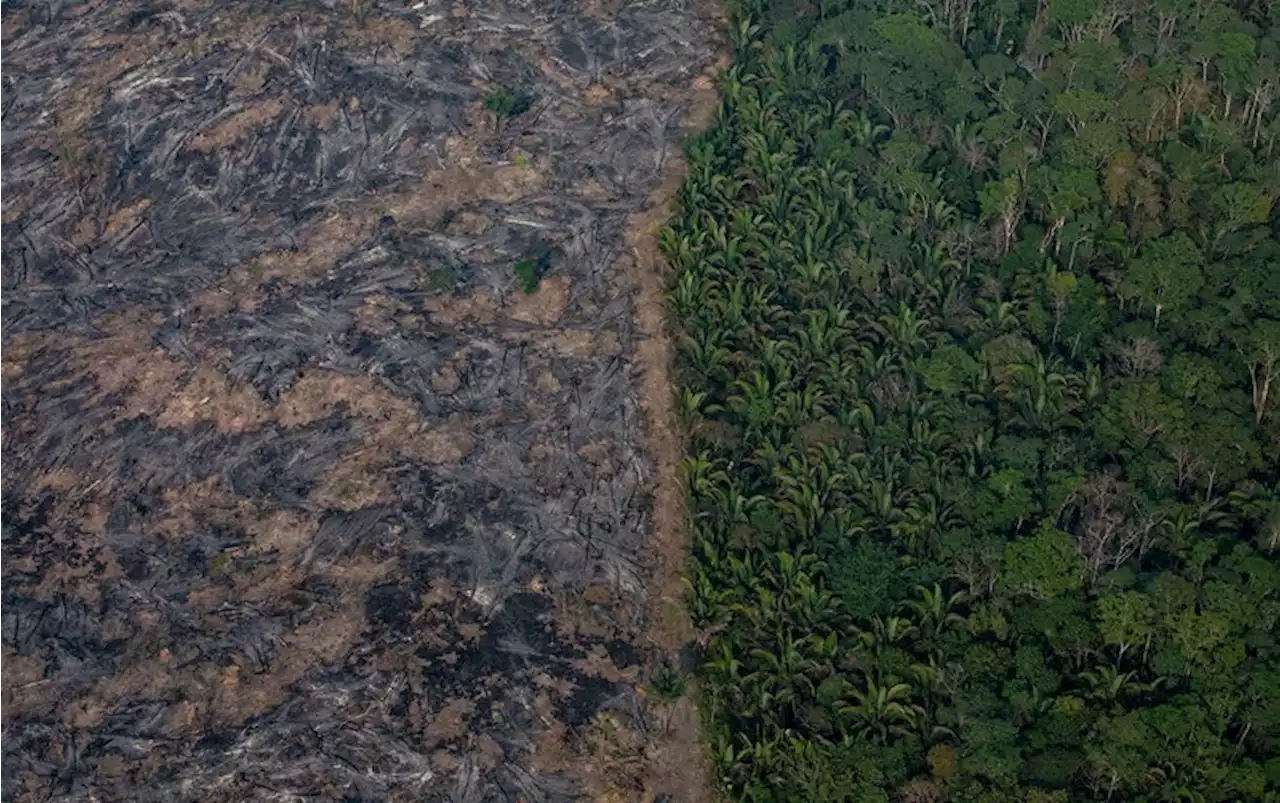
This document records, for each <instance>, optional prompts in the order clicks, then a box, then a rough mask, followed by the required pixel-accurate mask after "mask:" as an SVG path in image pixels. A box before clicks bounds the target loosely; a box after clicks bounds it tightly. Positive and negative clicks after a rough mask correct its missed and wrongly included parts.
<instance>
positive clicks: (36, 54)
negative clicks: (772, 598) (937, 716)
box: [2, 0, 723, 803]
mask: <svg viewBox="0 0 1280 803" xmlns="http://www.w3.org/2000/svg"><path fill="white" fill-rule="evenodd" d="M3 9H4V12H3V46H4V82H5V86H4V110H3V113H4V117H3V126H4V132H3V133H4V144H3V158H4V176H3V190H4V193H3V238H2V246H3V291H4V292H3V317H4V320H3V346H4V354H3V404H4V434H3V467H4V500H3V517H4V518H3V545H4V567H3V571H4V587H3V602H4V606H3V655H2V658H3V668H4V672H3V692H4V701H3V702H4V706H3V723H4V746H3V750H4V763H3V770H4V772H3V798H4V799H5V800H13V801H51V800H53V801H73V800H74V801H90V800H96V801H186V800H190V801H197V800H198V801H244V800H302V799H309V800H345V801H357V800H368V801H374V800H377V801H401V800H404V801H408V800H412V801H424V800H425V801H433V800H439V801H446V800H447V801H458V802H459V803H461V802H462V801H490V800H493V801H516V800H522V801H527V802H528V803H532V802H533V801H568V800H599V801H631V800H637V801H658V800H666V801H671V803H675V801H701V800H705V799H708V798H709V797H710V795H711V792H710V784H709V782H708V778H707V773H706V768H705V766H704V763H703V760H702V758H701V756H702V751H701V746H700V744H699V740H698V734H697V717H696V714H695V710H694V707H693V703H692V700H691V699H690V698H689V697H686V698H684V699H682V700H680V701H678V702H676V703H674V704H669V703H662V702H658V701H655V700H654V699H652V695H646V694H645V692H644V689H645V683H646V681H647V679H648V677H649V674H650V673H651V671H652V670H653V668H654V667H655V666H656V665H658V664H659V663H661V662H663V661H666V662H675V661H679V660H680V658H681V656H682V654H686V653H687V652H688V649H689V646H690V642H691V641H692V632H691V631H690V628H689V625H688V622H687V620H685V619H684V611H683V603H682V598H681V594H682V586H681V581H680V577H679V573H680V570H681V568H682V566H683V561H684V555H685V546H684V542H683V532H684V527H683V511H682V507H681V491H680V486H679V484H678V481H677V477H676V470H677V465H678V460H679V456H680V442H679V436H678V432H677V431H676V429H675V427H674V426H673V422H672V401H671V398H670V395H669V394H670V390H669V383H668V381H667V378H666V366H667V363H668V360H669V357H670V349H669V345H668V344H667V343H666V341H665V339H664V336H663V319H662V314H663V310H662V306H661V277H662V269H663V266H662V263H661V258H660V256H659V254H658V253H657V251H656V242H655V238H654V232H655V231H656V228H657V227H658V226H659V225H661V222H662V221H663V220H664V219H665V216H666V215H667V214H668V211H669V210H668V208H667V206H666V205H667V204H668V202H669V201H670V199H671V197H672V195H673V194H674V192H675V189H676V188H677V187H678V184H679V171H680V166H679V158H678V156H679V148H680V140H681V138H682V136H684V135H685V134H686V133H688V132H690V131H692V130H695V129H696V128H697V127H699V126H701V125H703V124H705V122H706V120H707V119H708V118H709V115H710V113H711V112H712V110H713V109H714V106H715V91H714V80H713V78H714V75H715V73H716V70H717V69H718V68H720V67H723V62H717V61H715V54H716V52H717V50H718V30H719V28H720V26H721V22H720V21H719V20H718V19H716V18H715V16H714V13H712V12H710V11H708V10H707V9H703V8H699V7H696V6H693V5H687V4H684V3H681V2H668V1H666V0H664V1H663V2H656V3H652V4H645V3H628V4H621V3H609V2H601V0H580V1H579V2H573V3H565V4H560V5H554V4H553V5H550V6H545V5H543V6H531V5H526V4H517V3H511V4H507V3H493V2H490V3H480V4H475V3H463V2H449V0H435V2H427V3H416V2H415V3H400V2H373V0H344V1H343V2H337V0H333V1H332V2H301V1H300V0H299V1H298V2H271V3H261V4H248V3H246V4H226V3H222V4H219V3H216V2H214V3H209V2H198V0H158V1H157V2H138V1H136V0H115V1H114V2H108V1H107V0H102V1H100V2H95V1H94V0H89V1H88V2H81V3H61V4H58V3H55V4H52V5H51V4H48V3H6V4H5V5H4V7H3ZM500 87H511V88H514V89H516V90H520V91H524V92H528V93H530V97H531V98H532V105H531V107H530V108H529V109H528V110H527V111H525V112H524V113H523V114H521V115H519V116H517V117H515V118H512V119H509V120H506V121H503V122H502V123H501V124H499V122H498V121H497V120H495V119H494V117H493V115H492V114H491V113H489V112H488V111H486V110H485V108H484V105H483V98H484V97H485V95H486V94H487V93H490V92H493V91H495V90H496V89H498V88H500ZM537 255H541V256H542V264H543V265H544V266H545V267H546V268H547V270H546V275H545V276H543V277H542V279H541V282H540V284H539V287H538V290H537V292H536V293H534V294H532V295H525V294H523V293H522V292H521V291H520V289H519V286H518V280H517V278H516V275H515V273H514V270H513V266H514V264H515V263H516V262H517V261H519V260H521V259H523V258H526V257H530V256H537Z"/></svg>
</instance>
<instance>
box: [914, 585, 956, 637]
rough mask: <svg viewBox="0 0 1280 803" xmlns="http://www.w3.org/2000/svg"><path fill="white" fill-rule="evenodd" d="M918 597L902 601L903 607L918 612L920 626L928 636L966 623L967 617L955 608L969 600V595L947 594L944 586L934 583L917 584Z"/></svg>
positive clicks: (938, 634)
mask: <svg viewBox="0 0 1280 803" xmlns="http://www.w3.org/2000/svg"><path fill="white" fill-rule="evenodd" d="M916 597H917V598H916V599H914V600H907V601H906V602H903V603H902V608H903V609H905V610H909V611H913V612H914V613H915V614H916V617H917V621H918V622H919V628H920V630H921V632H923V633H924V634H925V635H927V636H931V637H937V636H940V635H942V633H944V632H945V631H947V630H950V629H951V628H953V627H961V626H963V625H964V622H965V618H964V617H963V616H961V615H960V614H958V613H955V611H954V608H955V607H956V606H957V605H960V604H962V603H964V602H965V601H967V600H968V598H969V595H968V594H966V593H965V592H963V591H956V592H954V593H952V594H950V595H946V594H944V593H943V591H942V586H941V585H939V584H938V583H934V584H933V588H926V587H925V586H916Z"/></svg>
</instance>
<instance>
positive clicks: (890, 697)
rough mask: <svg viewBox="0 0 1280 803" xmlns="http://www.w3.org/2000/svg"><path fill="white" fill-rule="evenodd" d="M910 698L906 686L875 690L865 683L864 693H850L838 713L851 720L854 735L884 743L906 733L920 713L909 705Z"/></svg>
mask: <svg viewBox="0 0 1280 803" xmlns="http://www.w3.org/2000/svg"><path fill="white" fill-rule="evenodd" d="M911 694H912V688H911V686H910V685H908V684H906V683H895V684H893V685H892V686H877V685H876V684H875V683H874V682H872V681H870V680H868V681H867V690H866V691H865V692H863V691H858V690H857V689H852V690H851V695H850V696H851V698H852V702H851V703H846V704H844V705H841V706H840V708H839V712H840V714H842V715H844V716H846V717H848V718H849V719H850V720H851V725H852V728H853V730H854V731H863V732H866V733H869V734H870V735H871V736H872V737H873V738H875V739H878V740H879V741H880V742H881V743H885V742H888V741H889V737H890V736H895V735H902V734H905V733H908V732H909V731H910V730H911V727H912V726H913V725H914V724H915V721H916V719H917V718H918V717H919V716H920V715H921V714H922V713H923V711H922V709H921V708H920V706H918V705H914V704H912V703H911V702H910V700H911Z"/></svg>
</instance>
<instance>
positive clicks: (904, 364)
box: [661, 0, 1280, 803]
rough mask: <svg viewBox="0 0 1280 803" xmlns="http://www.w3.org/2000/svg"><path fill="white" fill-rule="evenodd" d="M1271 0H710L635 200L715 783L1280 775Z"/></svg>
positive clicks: (1234, 786) (1147, 781)
mask: <svg viewBox="0 0 1280 803" xmlns="http://www.w3.org/2000/svg"><path fill="white" fill-rule="evenodd" d="M1278 8H1280V7H1278V6H1277V4H1276V3H1275V2H1267V0H1233V1H1232V2H1223V0H1039V1H1038V2H1027V1H1026V0H991V2H984V3H977V2H975V0H909V1H908V0H863V2H857V3H853V2H849V1H848V0H823V1H822V2H806V0H732V3H731V8H730V32H729V33H730V46H731V49H732V55H733V64H732V66H731V67H729V68H728V70H727V71H726V73H725V74H724V76H723V78H722V93H723V99H722V103H721V106H720V108H719V112H718V115H717V117H716V118H715V120H714V122H713V123H712V125H711V126H710V128H709V129H708V130H707V131H706V132H705V133H704V134H702V135H700V136H699V137H697V138H696V139H695V140H692V141H691V142H690V143H689V144H688V145H687V146H686V161H687V162H688V177H687V180H686V182H685V184H684V186H683V188H682V190H681V191H680V194H679V196H678V207H677V208H676V211H675V214H674V217H673V218H672V219H671V220H670V221H669V225H668V226H667V227H666V228H665V229H664V230H663V231H662V233H661V246H662V248H663V251H664V252H665V254H666V257H667V259H668V261H669V263H670V266H671V270H670V274H669V279H668V286H667V288H666V292H667V306H668V309H669V312H670V317H671V320H672V326H673V328H674V330H675V331H674V336H675V342H676V343H677V358H676V365H675V374H674V375H675V378H676V381H677V384H678V388H677V390H676V393H677V408H678V413H679V416H680V417H681V423H682V427H683V429H684V431H685V432H686V441H687V443H686V457H685V460H684V464H683V469H684V470H683V476H684V481H685V482H686V486H687V518H688V528H689V531H690V550H691V553H692V555H691V564H690V568H689V577H688V584H689V589H688V600H689V607H690V611H691V615H692V618H693V622H694V625H695V626H696V628H697V632H698V645H699V651H700V656H701V658H700V661H699V665H698V666H699V668H698V670H697V674H698V678H697V680H698V682H697V693H698V695H699V704H700V706H701V708H702V710H703V714H704V717H705V738H706V740H707V741H708V743H709V750H710V752H711V757H712V763H713V764H714V771H715V774H716V782H717V783H718V784H719V785H720V787H721V789H722V790H724V792H725V794H726V795H727V796H728V797H729V798H731V799H733V800H742V801H761V802H763V801H816V802H827V801H830V802H832V803H834V802H835V801H848V802H849V803H854V802H856V803H872V802H879V801H886V802H887V801H902V802H903V803H942V802H943V801H954V803H978V802H979V801H983V802H984V803H986V802H989V803H1010V802H1011V801H1026V803H1067V802H1068V801H1095V800H1099V801H1100V800H1108V801H1151V802H1152V803H1154V802H1155V801H1205V802H1206V803H1207V802H1209V801H1277V800H1280V648H1278V645H1277V641H1276V636H1275V632H1274V631H1275V625H1276V621H1277V618H1280V564H1278V563H1277V558H1278V557H1280V215H1278V214H1277V207H1280V204H1278V203H1277V197H1278V196H1280V147H1277V145H1278V144H1280V143H1278V142H1277V140H1278V139H1280V116H1278V115H1277V109H1278V108H1280V104H1277V103H1276V101H1277V99H1280V29H1277V25H1276V23H1277V19H1276V17H1277V14H1278V13H1280V12H1278V11H1277V9H1278Z"/></svg>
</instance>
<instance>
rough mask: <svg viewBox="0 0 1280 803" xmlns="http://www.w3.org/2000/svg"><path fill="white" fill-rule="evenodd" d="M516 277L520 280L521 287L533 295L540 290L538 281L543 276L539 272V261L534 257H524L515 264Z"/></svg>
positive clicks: (527, 293) (526, 292)
mask: <svg viewBox="0 0 1280 803" xmlns="http://www.w3.org/2000/svg"><path fill="white" fill-rule="evenodd" d="M514 270H515V274H516V279H517V280H518V281H519V282H520V289H521V290H523V291H524V292H525V294H526V295H531V294H533V293H535V292H537V290H538V282H540V281H541V279H542V277H541V276H540V275H539V274H538V263H537V261H536V260H533V259H522V260H520V261H519V262H517V263H516V264H515V268H514Z"/></svg>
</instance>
